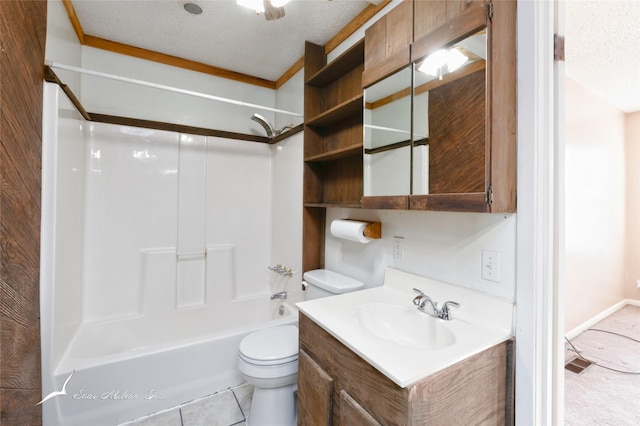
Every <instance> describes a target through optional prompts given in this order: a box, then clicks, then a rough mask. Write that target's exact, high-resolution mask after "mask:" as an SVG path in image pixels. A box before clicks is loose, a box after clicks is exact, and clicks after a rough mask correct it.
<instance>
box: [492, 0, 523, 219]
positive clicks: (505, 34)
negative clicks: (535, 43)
mask: <svg viewBox="0 0 640 426" xmlns="http://www.w3.org/2000/svg"><path fill="white" fill-rule="evenodd" d="M516 13H517V2H516V1H499V2H494V3H493V19H492V21H491V23H490V26H491V31H490V32H489V36H490V37H491V38H492V40H490V41H489V42H488V45H489V46H491V51H490V55H491V56H490V57H491V61H490V62H489V69H488V70H487V74H488V76H489V78H488V80H487V82H488V85H487V93H488V95H489V96H490V97H491V98H490V100H489V106H490V108H491V109H490V111H489V117H488V119H489V123H490V124H489V126H490V129H491V137H490V139H489V140H490V141H491V149H490V155H491V170H490V173H491V189H492V190H493V202H492V203H491V205H490V208H491V211H492V212H515V211H516V208H517V206H516V205H517V196H516V180H517V171H516V165H517V154H516V151H517V142H516V134H517V122H518V116H517V111H516V108H515V105H517V93H516V92H517V71H516V57H517V56H516V55H517V46H516V36H515V34H516ZM492 64H493V65H494V66H492ZM495 64H499V65H495Z"/></svg>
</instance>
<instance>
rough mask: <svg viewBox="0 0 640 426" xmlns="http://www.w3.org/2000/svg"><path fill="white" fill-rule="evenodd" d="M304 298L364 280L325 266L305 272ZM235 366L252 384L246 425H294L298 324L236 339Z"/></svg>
mask: <svg viewBox="0 0 640 426" xmlns="http://www.w3.org/2000/svg"><path fill="white" fill-rule="evenodd" d="M303 278H304V281H303V285H304V286H305V287H306V288H307V292H306V293H307V297H306V299H307V300H311V299H318V298H321V297H327V296H332V295H336V294H341V293H348V292H351V291H356V290H361V289H362V288H363V287H364V284H363V283H362V282H360V281H358V280H354V279H353V278H349V277H347V276H344V275H341V274H338V273H336V272H333V271H329V270H326V269H316V270H313V271H308V272H305V274H304V277H303ZM238 369H239V370H240V373H241V374H242V377H243V378H244V380H245V381H246V382H247V383H250V384H252V385H253V386H254V390H253V398H252V400H251V411H250V413H249V417H248V420H247V425H248V426H294V425H295V424H296V404H295V392H296V390H297V389H298V327H296V326H293V325H283V326H277V327H269V328H265V329H262V330H259V331H256V332H253V333H251V334H249V335H248V336H246V337H245V338H244V339H242V341H241V342H240V347H239V355H238Z"/></svg>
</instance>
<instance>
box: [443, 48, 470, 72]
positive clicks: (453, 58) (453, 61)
mask: <svg viewBox="0 0 640 426" xmlns="http://www.w3.org/2000/svg"><path fill="white" fill-rule="evenodd" d="M468 60H469V58H468V57H467V55H465V54H464V53H462V52H461V51H459V50H458V49H456V48H455V47H454V48H453V49H451V50H449V53H447V69H448V70H449V72H454V71H455V70H457V69H458V68H460V67H461V66H462V65H463V64H464V63H465V62H467V61H468Z"/></svg>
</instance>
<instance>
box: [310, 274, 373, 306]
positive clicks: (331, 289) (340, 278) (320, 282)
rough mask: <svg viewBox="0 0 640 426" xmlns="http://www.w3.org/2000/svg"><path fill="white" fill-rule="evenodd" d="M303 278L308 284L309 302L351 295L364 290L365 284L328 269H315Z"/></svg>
mask: <svg viewBox="0 0 640 426" xmlns="http://www.w3.org/2000/svg"><path fill="white" fill-rule="evenodd" d="M303 278H304V280H305V282H306V283H307V284H308V286H307V297H306V299H307V300H312V299H319V298H321V297H327V296H333V295H336V294H342V293H349V292H351V291H356V290H362V288H364V283H363V282H362V281H358V280H355V279H353V278H350V277H347V276H346V275H342V274H339V273H337V272H333V271H330V270H328V269H314V270H312V271H307V272H305V273H304V275H303Z"/></svg>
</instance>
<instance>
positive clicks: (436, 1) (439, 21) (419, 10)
mask: <svg viewBox="0 0 640 426" xmlns="http://www.w3.org/2000/svg"><path fill="white" fill-rule="evenodd" d="M413 13H414V19H413V38H414V40H420V39H421V38H422V37H424V36H426V35H427V34H429V33H430V32H432V31H433V30H435V29H436V28H438V27H439V26H440V25H443V24H444V23H445V22H447V2H446V1H445V0H415V8H414V12H413Z"/></svg>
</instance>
